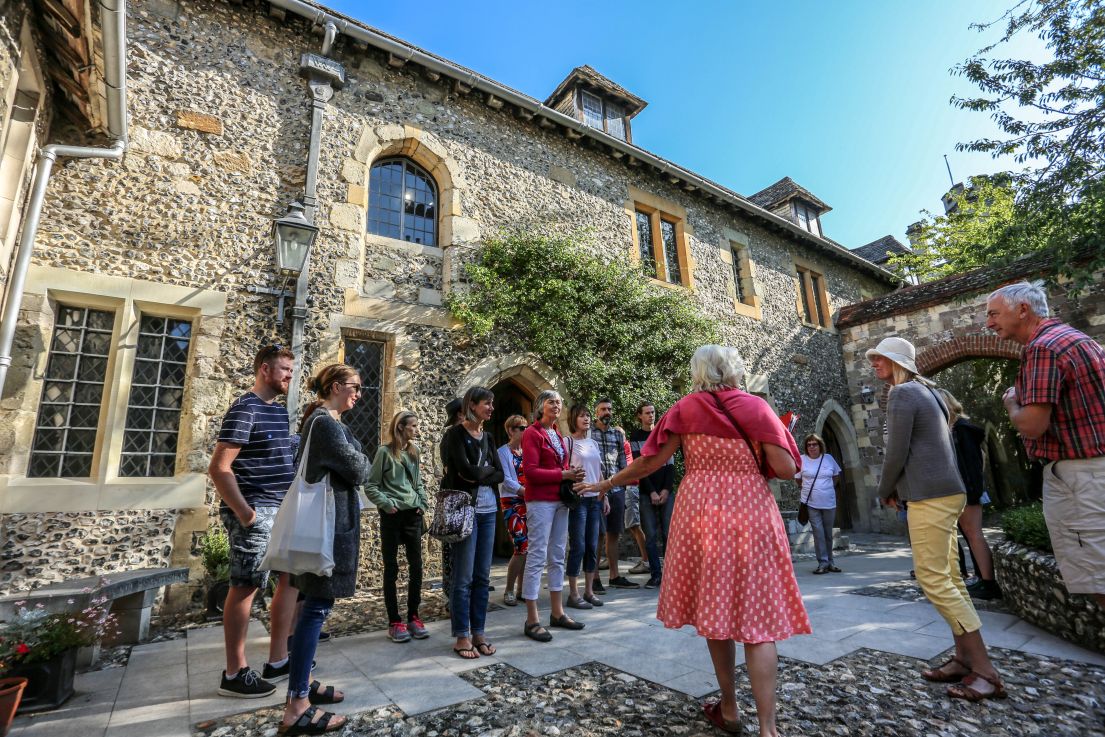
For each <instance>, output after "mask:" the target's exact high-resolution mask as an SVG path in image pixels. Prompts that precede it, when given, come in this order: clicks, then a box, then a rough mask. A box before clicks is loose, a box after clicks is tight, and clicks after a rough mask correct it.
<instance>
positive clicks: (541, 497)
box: [522, 390, 583, 642]
mask: <svg viewBox="0 0 1105 737" xmlns="http://www.w3.org/2000/svg"><path fill="white" fill-rule="evenodd" d="M533 407H534V410H533V415H534V416H533V422H532V423H530V426H529V427H528V428H526V431H525V432H524V433H522V467H523V468H525V469H526V491H525V497H526V525H527V527H528V528H529V553H528V555H527V556H526V572H525V574H524V576H523V577H522V598H523V599H525V601H526V626H525V630H524V631H525V635H526V637H529V638H531V639H534V640H537V641H538V642H548V641H549V640H551V639H552V634H550V633H549V631H548V630H547V629H545V628H544V627H542V626H541V619H540V617H539V616H538V613H537V596H538V595H539V594H540V592H541V572H542V569H547V571H548V577H549V603H550V604H551V608H552V615H551V616H550V617H549V626H550V627H563V628H564V629H570V630H580V629H583V625H582V624H581V623H579V622H576V621H575V620H573V619H572V618H570V617H569V616H568V615H567V614H565V613H564V600H563V597H562V596H561V593H560V592H561V591H562V590H563V589H564V552H565V548H566V547H567V545H568V508H567V507H565V506H564V505H563V504H562V503H561V502H560V482H561V481H565V480H571V481H582V480H583V469H581V468H568V459H567V458H566V457H565V456H566V454H565V452H564V439H563V438H562V437H561V436H560V432H559V431H558V430H557V429H556V421H557V419H558V418H559V417H560V412H561V411H562V410H563V409H564V400H563V399H561V398H560V395H559V394H557V393H556V392H554V391H552V390H545V391H543V392H541V393H540V394H538V395H537V400H536V401H535V402H534V403H533Z"/></svg>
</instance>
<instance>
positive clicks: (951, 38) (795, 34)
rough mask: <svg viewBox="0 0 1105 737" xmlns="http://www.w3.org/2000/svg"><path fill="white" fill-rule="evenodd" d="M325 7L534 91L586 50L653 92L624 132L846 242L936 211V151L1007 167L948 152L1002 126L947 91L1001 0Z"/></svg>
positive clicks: (964, 167) (635, 88)
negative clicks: (770, 196)
mask: <svg viewBox="0 0 1105 737" xmlns="http://www.w3.org/2000/svg"><path fill="white" fill-rule="evenodd" d="M324 4H327V5H329V6H330V7H333V8H334V9H336V10H339V11H341V12H343V13H346V14H347V15H350V16H352V17H354V18H357V19H358V20H361V21H363V22H365V23H367V24H368V25H371V26H374V27H376V28H379V29H381V30H383V31H386V32H387V33H390V34H392V35H395V36H398V37H399V38H402V39H404V40H406V41H408V42H411V43H413V44H415V45H417V46H420V47H422V48H424V49H426V50H428V51H431V52H433V53H435V54H437V55H439V56H443V57H445V58H447V59H450V60H451V61H454V62H456V63H459V64H462V65H464V66H467V67H470V68H472V69H474V70H476V71H478V72H480V73H482V74H485V75H487V76H489V77H491V78H492V79H495V80H497V81H499V82H501V83H503V84H506V85H509V86H511V87H513V88H515V89H517V90H519V91H520V92H523V93H525V94H528V95H530V96H532V97H536V98H538V99H544V98H545V97H546V96H547V95H548V94H549V93H550V92H552V90H553V89H554V88H555V87H556V85H557V84H558V83H559V82H560V81H561V80H562V79H563V78H564V77H565V76H566V75H567V73H568V72H569V71H570V70H571V69H572V68H573V67H575V66H577V65H580V64H590V65H591V66H593V67H595V69H597V70H598V71H599V72H601V73H602V74H605V75H606V76H608V77H610V78H611V79H613V80H614V81H615V82H617V83H618V84H620V85H622V86H623V87H625V88H626V89H628V90H630V91H631V92H633V93H635V94H636V95H638V96H639V97H642V98H644V99H645V100H647V101H648V103H649V105H648V107H646V108H645V109H644V110H643V111H642V112H641V113H640V114H639V115H638V116H637V117H636V118H635V119H634V121H633V138H634V143H636V144H637V145H639V146H642V147H643V148H645V149H648V150H649V151H652V152H653V153H656V154H658V155H660V156H663V157H664V158H667V159H669V160H671V161H674V162H676V163H678V164H680V165H682V166H685V167H687V168H689V169H691V170H692V171H695V172H697V173H699V174H701V175H703V176H706V177H708V178H710V179H712V180H714V181H716V182H719V183H720V184H723V185H725V186H727V187H730V188H731V189H734V190H736V191H737V192H740V193H741V194H744V195H749V194H752V193H754V192H756V191H758V190H760V189H762V188H763V187H766V186H768V185H769V184H771V183H773V182H775V181H777V180H778V179H780V178H782V177H783V176H790V177H792V178H793V179H794V180H795V181H797V182H799V183H800V184H802V185H803V186H805V187H806V188H808V189H809V190H810V191H812V192H813V193H814V194H816V195H817V196H818V197H820V198H821V199H822V200H824V201H825V202H827V203H828V204H829V205H831V206H832V208H833V210H832V212H829V213H828V214H826V215H825V216H823V218H822V224H823V228H824V232H825V234H826V235H827V236H829V237H830V238H833V239H834V240H837V241H839V242H840V243H842V244H844V245H846V246H848V247H850V248H854V247H857V246H861V245H864V244H865V243H869V242H870V241H873V240H875V239H877V238H880V237H882V236H883V235H886V234H891V235H894V236H895V237H897V238H898V239H899V240H901V241H903V242H905V235H904V233H905V229H906V227H907V226H908V225H909V224H910V223H912V222H914V221H915V220H917V219H919V217H920V216H919V211H920V210H921V209H925V208H927V209H930V210H934V211H938V210H939V209H940V195H941V194H943V193H944V192H945V191H946V189H947V188H948V185H949V180H948V173H947V170H946V169H945V166H944V158H943V156H944V154H948V158H949V160H950V163H951V167H952V172H953V174H954V175H955V178H956V180H957V181H961V180H963V179H965V178H966V177H967V176H969V175H971V174H975V173H983V172H993V171H999V170H1002V169H1010V168H1015V164H1013V162H1011V161H1006V162H996V161H994V160H992V159H991V158H990V157H989V156H987V155H980V154H966V153H957V152H956V151H955V145H956V143H958V142H961V141H968V140H972V139H974V138H978V137H982V136H989V135H994V134H995V128H994V126H993V124H992V123H991V122H990V120H989V118H988V117H987V116H986V115H985V114H981V113H971V112H966V111H959V110H955V109H953V108H952V107H951V106H950V105H949V104H948V100H949V98H950V97H951V96H952V94H953V93H956V92H959V93H967V94H970V93H971V92H972V91H973V89H974V88H973V87H972V86H971V85H970V83H969V82H967V81H966V80H963V79H961V78H959V77H953V76H952V75H951V74H950V72H949V70H950V69H951V67H952V66H953V65H955V64H956V63H958V62H960V61H963V60H964V59H966V58H967V57H968V56H970V55H971V54H972V53H974V52H975V51H976V50H977V49H979V48H980V47H982V46H983V45H984V44H985V43H986V42H987V40H989V39H990V38H992V37H993V36H994V34H993V33H992V32H991V33H990V34H988V35H980V34H979V33H978V32H977V31H974V30H971V29H969V28H968V26H969V25H970V23H972V22H977V21H983V20H992V19H995V18H998V17H999V16H1001V14H1002V13H1003V12H1004V11H1005V9H1006V8H1007V7H1008V6H1009V5H1011V4H1012V0H1003V1H1000V2H951V1H950V0H924V1H922V2H914V1H909V2H906V1H905V0H882V1H881V2H874V1H871V2H867V1H865V2H859V1H858V0H836V1H835V2H813V1H812V0H792V1H789V2H784V1H779V2H768V3H763V2H757V3H751V2H744V1H743V0H740V1H734V2H715V1H710V2H683V3H673V2H654V1H653V0H643V1H640V2H633V3H627V2H612V1H611V2H586V3H584V2H575V1H574V0H573V1H561V2H552V3H526V2H522V3H519V2H457V1H456V0H452V1H451V2H444V1H440V0H422V2H419V3H415V4H411V3H371V4H370V3H365V2H353V1H349V0H340V1H335V0H331V1H330V2H326V1H325V0H324ZM1013 51H1014V52H1016V53H1025V54H1029V55H1032V56H1035V57H1036V58H1037V59H1039V58H1040V55H1042V54H1043V49H1042V45H1040V44H1039V43H1037V42H1027V43H1021V44H1019V45H1018V46H1017V47H1014V49H1013ZM1008 53H1010V52H1009V50H1004V51H1002V54H1003V55H1006V54H1008Z"/></svg>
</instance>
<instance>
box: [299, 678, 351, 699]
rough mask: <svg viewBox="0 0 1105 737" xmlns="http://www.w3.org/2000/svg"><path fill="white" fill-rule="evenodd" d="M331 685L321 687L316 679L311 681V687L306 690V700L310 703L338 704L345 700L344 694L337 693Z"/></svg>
mask: <svg viewBox="0 0 1105 737" xmlns="http://www.w3.org/2000/svg"><path fill="white" fill-rule="evenodd" d="M337 693H338V692H337V691H336V690H335V689H334V687H333V686H327V687H326V688H323V687H322V684H321V683H319V682H318V681H311V687H310V689H309V690H308V691H307V700H308V701H310V702H311V703H312V704H340V703H341V702H343V701H345V694H342V695H341V696H338V695H337Z"/></svg>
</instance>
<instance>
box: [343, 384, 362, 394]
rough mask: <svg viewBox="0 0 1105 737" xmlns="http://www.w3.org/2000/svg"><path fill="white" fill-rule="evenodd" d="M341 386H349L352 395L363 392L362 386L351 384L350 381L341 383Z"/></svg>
mask: <svg viewBox="0 0 1105 737" xmlns="http://www.w3.org/2000/svg"><path fill="white" fill-rule="evenodd" d="M342 386H351V387H353V393H354V394H360V393H362V392H363V391H364V386H362V385H361V384H356V383H354V382H351V381H347V382H342Z"/></svg>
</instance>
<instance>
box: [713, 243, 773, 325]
mask: <svg viewBox="0 0 1105 737" xmlns="http://www.w3.org/2000/svg"><path fill="white" fill-rule="evenodd" d="M722 236H723V239H724V240H723V241H722V245H721V248H720V251H719V253H720V254H721V260H722V263H724V264H725V265H726V267H727V268H728V270H729V272H730V273H731V274H732V275H733V278H734V279H736V278H737V274H738V273H739V274H740V277H739V278H740V280H741V283H740V287H741V289H740V292H741V293H743V296H744V299H739V298H738V292H737V289H736V284H735V283H734V282H733V281H730V282H729V284H728V285H727V286H728V290H729V296H730V297H731V298H732V300H733V311H734V312H736V313H737V314H738V315H744V316H745V317H750V318H752V319H753V320H762V319H763V299H762V296H761V295H762V294H763V288H762V287H761V286H760V283H759V282H758V281H756V263H755V262H754V261H753V260H752V251H751V245H750V243H751V239H750V238H749V237H748V235H747V234H746V233H742V232H740V231H737V230H733V229H732V228H723V232H722ZM734 267H736V268H734Z"/></svg>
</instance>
